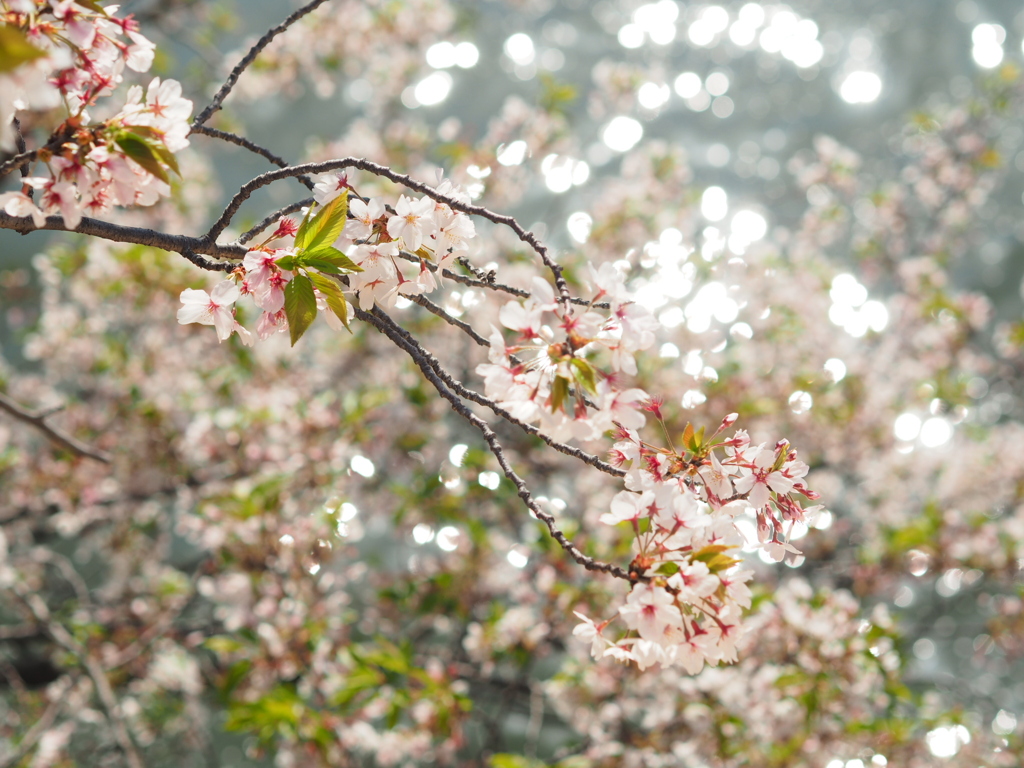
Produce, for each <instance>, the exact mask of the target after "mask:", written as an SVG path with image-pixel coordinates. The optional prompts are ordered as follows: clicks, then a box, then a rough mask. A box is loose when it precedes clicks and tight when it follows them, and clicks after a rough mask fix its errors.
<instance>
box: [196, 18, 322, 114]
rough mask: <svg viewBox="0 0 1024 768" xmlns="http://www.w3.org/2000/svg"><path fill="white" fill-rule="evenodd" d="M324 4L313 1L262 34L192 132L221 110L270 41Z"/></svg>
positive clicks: (237, 65)
mask: <svg viewBox="0 0 1024 768" xmlns="http://www.w3.org/2000/svg"><path fill="white" fill-rule="evenodd" d="M324 2H326V0H313V2H311V3H307V4H306V5H304V6H302V7H301V8H299V10H297V11H296V12H295V13H293V14H292V15H291V16H289V17H288V18H287V19H285V20H284V21H282V22H281V23H280V24H278V25H277V26H276V27H272V28H271V29H268V30H267V32H266V34H264V35H263V37H261V38H260V39H259V40H257V41H256V44H255V45H253V47H252V48H250V49H249V52H248V53H247V54H245V56H244V57H243V58H242V60H241V61H240V62H238V64H236V65H235V68H234V69H232V70H231V73H230V74H229V75H228V78H227V80H225V81H224V85H222V86H221V87H220V90H218V91H217V94H216V95H215V96H214V97H213V101H211V102H210V103H209V105H208V106H207V107H206V109H204V110H203V111H202V112H200V113H199V114H198V115H197V116H196V119H195V120H193V121H192V127H193V130H194V129H195V128H196V127H197V126H200V125H202V124H203V123H205V122H206V121H207V120H209V119H210V118H211V117H212V116H213V113H214V112H217V111H218V110H219V109H221V105H222V103H223V102H224V99H225V98H227V95H228V94H229V93H231V89H232V88H234V87H235V83H237V82H238V78H239V77H240V76H241V75H242V73H243V72H244V71H245V70H246V68H247V67H248V66H249V65H250V64H252V63H253V61H255V60H256V57H257V56H259V55H260V53H261V52H262V51H263V49H264V48H266V47H267V46H268V45H270V41H271V40H273V39H274V38H275V37H277V36H278V35H279V34H281V33H282V32H284V31H285V30H286V29H288V27H290V26H291V25H292V24H294V23H295V22H296V21H298V20H299V19H301V18H302V17H303V16H305V15H306V14H307V13H309V12H310V11H313V10H315V9H316V8H318V7H319V6H321V5H323V4H324Z"/></svg>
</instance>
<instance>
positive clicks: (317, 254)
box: [302, 245, 363, 272]
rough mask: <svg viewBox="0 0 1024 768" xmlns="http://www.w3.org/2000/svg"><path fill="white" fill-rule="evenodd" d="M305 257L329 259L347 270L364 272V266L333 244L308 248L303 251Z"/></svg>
mask: <svg viewBox="0 0 1024 768" xmlns="http://www.w3.org/2000/svg"><path fill="white" fill-rule="evenodd" d="M302 258H303V259H319V260H321V261H329V262H330V263H331V264H333V265H334V266H336V267H338V268H339V269H342V270H344V271H346V272H362V271H363V268H362V267H360V266H359V265H358V264H356V263H355V262H354V261H352V259H350V258H349V257H348V256H346V255H345V254H344V253H342V252H341V251H339V250H338V249H337V248H335V247H334V246H333V245H325V246H321V247H320V248H316V249H313V248H307V249H306V250H305V251H304V252H303V253H302Z"/></svg>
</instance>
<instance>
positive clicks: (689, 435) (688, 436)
mask: <svg viewBox="0 0 1024 768" xmlns="http://www.w3.org/2000/svg"><path fill="white" fill-rule="evenodd" d="M692 441H693V424H691V423H690V422H686V429H684V430H683V445H686V446H689V445H690V443H691V442H692Z"/></svg>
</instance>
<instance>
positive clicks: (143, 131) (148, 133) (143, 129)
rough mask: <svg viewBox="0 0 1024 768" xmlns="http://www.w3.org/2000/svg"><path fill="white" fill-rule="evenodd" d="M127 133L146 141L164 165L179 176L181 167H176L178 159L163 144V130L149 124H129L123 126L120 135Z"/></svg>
mask: <svg viewBox="0 0 1024 768" xmlns="http://www.w3.org/2000/svg"><path fill="white" fill-rule="evenodd" d="M127 134H133V135H135V136H138V137H139V138H140V139H142V140H143V141H144V142H146V144H147V145H148V146H149V148H150V149H151V150H152V151H153V152H154V153H155V154H156V156H157V157H159V158H160V160H161V161H162V162H163V164H164V165H166V166H167V167H168V168H170V169H171V170H172V171H174V172H175V173H176V174H178V175H179V176H181V169H180V168H178V159H177V158H176V157H175V156H174V153H173V152H171V150H169V149H168V148H167V146H166V144H164V134H163V131H158V130H157V129H156V128H153V127H152V126H149V125H130V126H128V127H126V128H125V133H124V134H122V135H127Z"/></svg>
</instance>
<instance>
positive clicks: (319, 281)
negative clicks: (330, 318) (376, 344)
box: [309, 272, 351, 331]
mask: <svg viewBox="0 0 1024 768" xmlns="http://www.w3.org/2000/svg"><path fill="white" fill-rule="evenodd" d="M309 279H310V280H312V281H313V285H315V286H316V288H317V290H318V291H320V293H322V294H323V295H324V300H325V301H326V302H327V306H328V307H329V308H330V310H331V311H332V312H333V313H334V314H335V315H337V317H338V319H339V320H341V322H343V323H344V324H345V327H346V328H348V304H347V303H346V302H345V294H344V293H342V292H341V286H340V285H338V284H337V283H336V282H334V281H333V280H331V278H329V277H324V276H323V275H318V274H315V273H312V272H311V273H310V275H309ZM349 330H350V331H351V329H349Z"/></svg>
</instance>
